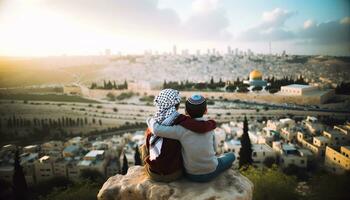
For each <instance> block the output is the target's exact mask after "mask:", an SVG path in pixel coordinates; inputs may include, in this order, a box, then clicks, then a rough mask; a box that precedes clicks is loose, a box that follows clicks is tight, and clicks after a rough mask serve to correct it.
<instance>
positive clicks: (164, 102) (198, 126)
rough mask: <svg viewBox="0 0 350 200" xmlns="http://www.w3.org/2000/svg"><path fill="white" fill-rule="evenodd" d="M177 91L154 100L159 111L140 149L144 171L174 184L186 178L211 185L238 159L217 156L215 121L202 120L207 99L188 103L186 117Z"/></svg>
mask: <svg viewBox="0 0 350 200" xmlns="http://www.w3.org/2000/svg"><path fill="white" fill-rule="evenodd" d="M180 101H181V97H180V95H179V92H178V91H177V90H173V89H164V90H162V91H161V92H160V93H159V95H158V96H156V97H155V99H154V105H155V106H156V107H157V112H156V114H155V115H154V117H152V118H149V119H147V124H148V129H147V130H146V132H145V135H146V142H145V144H144V145H143V146H142V147H141V156H142V159H143V161H144V163H145V171H146V173H147V175H148V176H149V178H150V179H152V180H155V181H162V182H171V181H174V180H176V179H178V178H180V177H182V176H183V175H184V176H185V177H186V178H188V179H189V180H191V181H195V182H208V181H210V180H212V179H213V178H215V177H216V176H218V175H219V174H220V173H221V172H223V171H224V170H226V169H228V168H230V167H231V165H232V163H233V161H234V160H235V156H234V154H233V153H226V154H224V155H222V156H220V157H217V156H216V155H215V154H216V153H215V137H214V129H215V128H216V122H215V121H214V120H207V119H205V118H204V117H203V115H205V114H206V113H207V102H206V99H205V98H204V97H203V96H201V95H192V96H191V97H190V98H188V99H187V100H186V105H185V110H186V115H183V114H180V113H178V109H179V106H180Z"/></svg>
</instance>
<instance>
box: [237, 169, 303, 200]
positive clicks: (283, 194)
mask: <svg viewBox="0 0 350 200" xmlns="http://www.w3.org/2000/svg"><path fill="white" fill-rule="evenodd" d="M241 173H242V174H243V175H245V176H246V177H247V178H248V179H249V180H250V181H252V183H253V184H254V191H253V200H266V199H269V200H280V199H283V200H296V199H299V195H298V194H297V192H296V191H295V188H296V186H297V181H296V179H295V177H292V176H287V175H285V174H283V173H282V172H280V171H278V169H277V166H273V167H272V168H270V169H257V168H253V167H250V168H248V169H247V170H245V171H241Z"/></svg>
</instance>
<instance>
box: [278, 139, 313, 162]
mask: <svg viewBox="0 0 350 200" xmlns="http://www.w3.org/2000/svg"><path fill="white" fill-rule="evenodd" d="M272 148H273V149H274V150H275V151H277V152H278V154H279V155H280V165H281V166H282V167H284V168H286V167H288V166H290V165H295V166H298V167H302V168H306V167H307V155H305V154H304V153H303V152H300V151H299V150H298V149H297V148H296V147H295V146H294V145H292V144H284V143H281V142H273V143H272Z"/></svg>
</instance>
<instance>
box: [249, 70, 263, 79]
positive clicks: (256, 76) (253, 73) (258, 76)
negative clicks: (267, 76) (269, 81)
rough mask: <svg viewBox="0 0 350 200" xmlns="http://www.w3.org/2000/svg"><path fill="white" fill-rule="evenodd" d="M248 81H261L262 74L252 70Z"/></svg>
mask: <svg viewBox="0 0 350 200" xmlns="http://www.w3.org/2000/svg"><path fill="white" fill-rule="evenodd" d="M249 79H250V80H262V73H261V72H260V71H259V70H253V71H251V72H250V74H249Z"/></svg>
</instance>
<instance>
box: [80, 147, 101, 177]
mask: <svg viewBox="0 0 350 200" xmlns="http://www.w3.org/2000/svg"><path fill="white" fill-rule="evenodd" d="M106 165H107V159H106V158H105V151H104V150H92V151H90V152H89V153H87V154H86V155H85V156H84V159H83V160H82V161H79V162H78V164H77V166H78V168H79V172H80V171H81V170H84V169H89V170H96V171H99V172H100V173H101V174H103V175H104V176H105V174H106V172H105V171H106Z"/></svg>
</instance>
